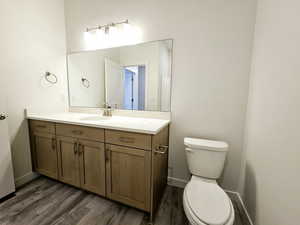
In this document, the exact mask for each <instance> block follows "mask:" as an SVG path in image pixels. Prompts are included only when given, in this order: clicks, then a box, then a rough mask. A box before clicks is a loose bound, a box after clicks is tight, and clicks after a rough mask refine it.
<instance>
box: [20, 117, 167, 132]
mask: <svg viewBox="0 0 300 225" xmlns="http://www.w3.org/2000/svg"><path fill="white" fill-rule="evenodd" d="M26 118H27V119H33V120H42V121H49V122H56V123H66V124H74V125H81V126H87V127H98V128H105V129H113V130H122V131H128V132H137V133H145V134H157V133H158V132H159V131H160V130H162V129H163V128H164V127H166V126H167V125H168V124H169V123H170V120H163V119H152V118H139V117H125V116H112V117H103V116H102V115H101V114H87V113H71V112H66V113H49V114H47V113H27V115H26Z"/></svg>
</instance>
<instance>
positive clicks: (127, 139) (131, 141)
mask: <svg viewBox="0 0 300 225" xmlns="http://www.w3.org/2000/svg"><path fill="white" fill-rule="evenodd" d="M119 141H120V142H124V143H134V138H132V137H120V138H119Z"/></svg>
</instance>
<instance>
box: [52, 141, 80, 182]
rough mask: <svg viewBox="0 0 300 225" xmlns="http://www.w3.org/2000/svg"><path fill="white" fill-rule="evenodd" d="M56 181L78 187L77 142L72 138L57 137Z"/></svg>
mask: <svg viewBox="0 0 300 225" xmlns="http://www.w3.org/2000/svg"><path fill="white" fill-rule="evenodd" d="M57 146H58V169H59V176H58V179H59V180H60V181H62V182H64V183H67V184H70V185H73V186H76V187H80V173H79V157H78V150H77V149H78V141H77V139H76V138H72V137H63V136H58V137H57Z"/></svg>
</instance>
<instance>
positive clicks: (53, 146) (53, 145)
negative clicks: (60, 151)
mask: <svg viewBox="0 0 300 225" xmlns="http://www.w3.org/2000/svg"><path fill="white" fill-rule="evenodd" d="M52 149H53V150H55V149H56V139H55V138H52Z"/></svg>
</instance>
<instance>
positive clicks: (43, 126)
mask: <svg viewBox="0 0 300 225" xmlns="http://www.w3.org/2000/svg"><path fill="white" fill-rule="evenodd" d="M36 128H42V129H46V128H47V126H46V125H36Z"/></svg>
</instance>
